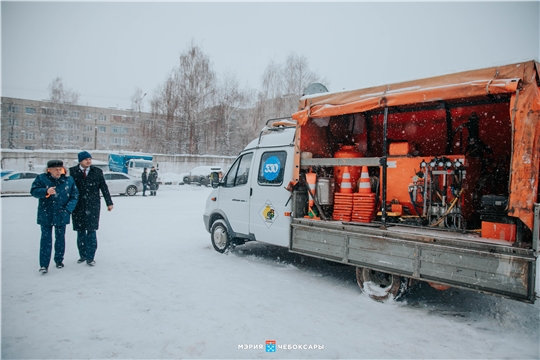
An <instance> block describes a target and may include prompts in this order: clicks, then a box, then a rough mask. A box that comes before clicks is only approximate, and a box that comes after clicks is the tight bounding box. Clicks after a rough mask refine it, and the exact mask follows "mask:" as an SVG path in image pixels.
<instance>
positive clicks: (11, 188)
mask: <svg viewBox="0 0 540 360" xmlns="http://www.w3.org/2000/svg"><path fill="white" fill-rule="evenodd" d="M39 174H41V173H38V172H36V171H13V172H11V173H9V174H7V175H4V176H2V180H1V181H0V191H1V192H2V194H18V193H21V194H30V188H31V187H32V183H33V182H34V180H35V179H36V177H38V175H39Z"/></svg>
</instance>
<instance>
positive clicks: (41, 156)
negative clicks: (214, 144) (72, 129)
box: [1, 149, 235, 174]
mask: <svg viewBox="0 0 540 360" xmlns="http://www.w3.org/2000/svg"><path fill="white" fill-rule="evenodd" d="M78 153H79V150H20V149H18V150H17V149H15V150H11V149H2V150H1V155H2V158H1V167H2V169H13V170H16V171H22V170H29V169H33V170H34V171H44V170H45V166H46V164H47V161H49V160H51V159H59V160H62V161H63V162H64V164H65V165H66V166H67V167H70V166H74V165H76V164H77V154H78ZM90 153H91V154H92V158H93V159H94V160H99V161H105V162H107V161H108V158H109V154H111V153H114V152H111V151H103V150H101V151H100V150H94V151H91V152H90ZM126 154H141V155H152V154H143V153H133V152H129V153H126ZM153 156H154V163H156V164H159V171H160V173H162V174H165V173H175V174H181V173H184V172H188V171H189V170H191V169H192V168H194V167H195V166H202V165H216V166H221V168H222V169H227V167H228V166H230V165H231V164H232V162H233V161H234V159H235V157H234V156H218V155H163V154H155V155H153Z"/></svg>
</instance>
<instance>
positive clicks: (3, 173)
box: [0, 169, 15, 178]
mask: <svg viewBox="0 0 540 360" xmlns="http://www.w3.org/2000/svg"><path fill="white" fill-rule="evenodd" d="M14 171H15V170H13V169H2V170H0V178H3V177H4V176H6V175H7V174H11V173H12V172H14Z"/></svg>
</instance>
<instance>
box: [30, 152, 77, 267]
mask: <svg viewBox="0 0 540 360" xmlns="http://www.w3.org/2000/svg"><path fill="white" fill-rule="evenodd" d="M30 194H31V195H32V196H33V197H35V198H38V199H39V203H38V213H37V223H38V224H39V225H41V243H40V249H39V266H40V269H39V271H40V272H41V273H42V274H46V273H47V271H48V269H49V264H50V262H51V252H52V229H53V227H54V235H55V239H56V241H55V242H54V262H55V263H56V267H57V268H59V269H61V268H63V267H64V263H63V261H64V252H65V249H66V225H67V224H69V216H70V214H71V213H72V212H73V210H75V206H76V205H77V199H78V197H79V191H78V190H77V187H76V186H75V182H74V181H73V179H72V178H71V177H66V175H65V170H64V163H63V162H62V160H50V161H49V162H48V163H47V171H46V172H45V173H44V174H40V175H38V177H36V179H35V180H34V182H33V183H32V187H31V188H30Z"/></svg>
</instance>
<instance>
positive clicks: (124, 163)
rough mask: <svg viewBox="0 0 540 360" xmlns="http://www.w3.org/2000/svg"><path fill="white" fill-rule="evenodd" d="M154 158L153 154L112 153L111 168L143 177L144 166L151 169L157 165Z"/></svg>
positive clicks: (111, 169) (110, 156) (110, 158)
mask: <svg viewBox="0 0 540 360" xmlns="http://www.w3.org/2000/svg"><path fill="white" fill-rule="evenodd" d="M153 159H154V157H153V156H152V155H138V154H131V155H130V154H110V155H109V170H110V171H116V172H123V173H124V174H128V175H132V176H135V177H141V174H142V172H143V169H144V168H148V170H150V168H152V166H155V164H154V162H153ZM156 168H157V166H156Z"/></svg>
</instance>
